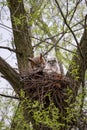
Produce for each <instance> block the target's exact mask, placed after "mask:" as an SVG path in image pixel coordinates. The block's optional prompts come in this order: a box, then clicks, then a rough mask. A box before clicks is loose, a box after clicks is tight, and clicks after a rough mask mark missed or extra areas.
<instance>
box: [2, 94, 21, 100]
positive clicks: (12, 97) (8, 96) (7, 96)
mask: <svg viewBox="0 0 87 130" xmlns="http://www.w3.org/2000/svg"><path fill="white" fill-rule="evenodd" d="M0 96H2V97H6V98H11V99H19V98H18V97H16V96H10V95H4V94H0Z"/></svg>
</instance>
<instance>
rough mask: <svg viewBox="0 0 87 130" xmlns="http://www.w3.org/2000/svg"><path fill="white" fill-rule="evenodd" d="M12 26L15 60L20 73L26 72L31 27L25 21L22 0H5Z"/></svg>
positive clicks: (31, 54)
mask: <svg viewBox="0 0 87 130" xmlns="http://www.w3.org/2000/svg"><path fill="white" fill-rule="evenodd" d="M7 2H8V5H9V9H10V15H11V21H12V28H13V34H14V43H15V47H16V50H17V52H19V53H17V54H16V56H17V62H18V68H19V72H20V73H22V74H23V73H24V72H28V70H29V68H30V65H29V62H28V56H29V57H32V56H33V48H32V45H31V38H30V34H31V29H30V26H29V25H28V23H27V18H26V12H25V9H24V4H23V0H21V1H19V0H7Z"/></svg>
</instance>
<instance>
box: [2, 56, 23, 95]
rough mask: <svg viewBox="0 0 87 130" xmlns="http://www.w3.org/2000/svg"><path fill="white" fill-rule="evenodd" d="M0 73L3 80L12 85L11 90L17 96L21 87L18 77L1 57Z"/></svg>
mask: <svg viewBox="0 0 87 130" xmlns="http://www.w3.org/2000/svg"><path fill="white" fill-rule="evenodd" d="M0 72H1V73H2V74H3V75H4V77H5V79H6V80H7V81H8V82H9V83H10V84H11V85H12V87H13V89H14V90H15V92H16V93H17V94H18V93H19V91H20V88H21V85H22V84H21V82H20V75H19V74H18V73H17V72H16V71H15V70H14V69H13V68H12V67H11V66H10V65H9V64H8V63H7V62H6V61H5V60H3V59H2V58H1V57H0ZM18 90H19V91H18Z"/></svg>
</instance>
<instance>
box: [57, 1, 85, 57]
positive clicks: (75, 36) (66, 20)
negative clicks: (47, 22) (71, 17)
mask: <svg viewBox="0 0 87 130" xmlns="http://www.w3.org/2000/svg"><path fill="white" fill-rule="evenodd" d="M55 2H56V4H57V7H58V9H59V11H60V13H61V15H62V17H63V20H64V22H65V24H66V26H67V27H68V28H69V30H70V32H71V33H72V35H73V37H74V39H75V42H76V44H77V47H78V50H79V53H80V56H81V57H82V59H84V56H83V54H82V51H81V48H80V46H79V43H78V40H77V38H76V36H75V34H74V32H73V30H72V29H71V27H70V26H69V24H68V23H67V20H66V18H65V16H64V14H63V12H62V10H61V7H60V5H59V3H58V1H57V0H55Z"/></svg>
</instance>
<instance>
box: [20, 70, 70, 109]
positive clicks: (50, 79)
mask: <svg viewBox="0 0 87 130" xmlns="http://www.w3.org/2000/svg"><path fill="white" fill-rule="evenodd" d="M22 82H23V83H24V87H23V90H24V92H25V93H26V96H27V97H29V98H31V99H32V100H39V101H40V102H41V103H44V105H45V107H47V106H48V105H49V104H50V99H49V95H50V97H51V99H52V100H53V102H54V103H55V105H56V106H57V107H60V106H61V105H63V104H64V99H65V97H66V88H67V86H70V85H71V83H70V80H69V78H68V77H66V76H64V75H61V74H58V73H56V72H51V73H47V72H43V71H42V70H33V71H32V72H30V73H28V74H25V75H23V76H22ZM61 103H62V104H61ZM60 104H61V105H60Z"/></svg>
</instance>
